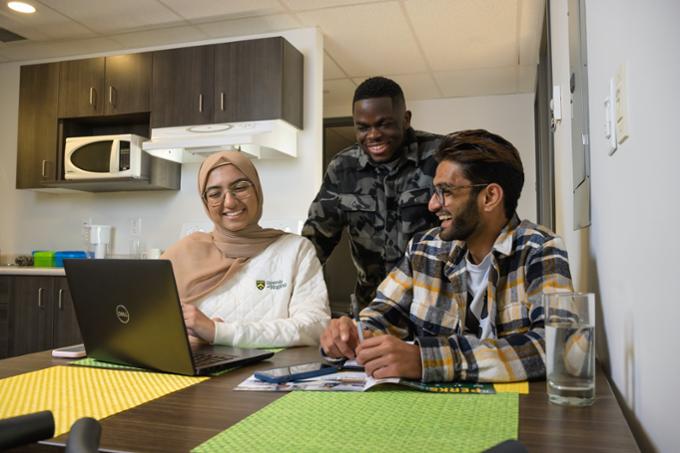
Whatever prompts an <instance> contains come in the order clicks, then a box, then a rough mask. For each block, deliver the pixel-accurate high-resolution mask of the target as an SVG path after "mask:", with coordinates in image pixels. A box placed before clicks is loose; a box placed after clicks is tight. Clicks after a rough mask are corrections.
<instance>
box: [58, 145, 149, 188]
mask: <svg viewBox="0 0 680 453" xmlns="http://www.w3.org/2000/svg"><path fill="white" fill-rule="evenodd" d="M145 140H146V138H145V137H142V136H140V135H135V134H119V135H92V136H88V137H68V138H67V139H66V144H65V146H64V178H65V179H106V178H136V179H144V178H148V177H149V159H150V156H149V155H148V154H147V153H146V152H143V151H142V142H143V141H145Z"/></svg>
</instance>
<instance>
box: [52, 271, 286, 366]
mask: <svg viewBox="0 0 680 453" xmlns="http://www.w3.org/2000/svg"><path fill="white" fill-rule="evenodd" d="M64 269H65V271H66V279H67V280H68V285H69V289H70V290H71V297H72V299H73V306H74V309H75V313H76V318H77V319H78V325H79V327H80V334H81V336H82V338H83V343H84V344H85V350H86V351H87V355H88V357H92V358H94V359H97V360H102V361H105V362H112V363H118V364H122V365H132V366H136V367H142V368H149V369H153V370H159V371H165V372H169V373H177V374H184V375H202V374H207V373H211V372H214V371H217V370H219V369H223V368H227V367H234V366H239V365H244V364H247V363H252V362H257V361H260V360H263V359H266V358H269V357H271V356H272V355H273V353H272V352H270V351H261V350H253V349H242V348H233V347H228V346H217V345H209V344H201V345H193V344H190V343H189V340H188V337H187V331H186V327H185V325H184V318H183V316H182V308H181V305H180V301H179V296H178V294H177V285H176V284H175V276H174V274H173V272H172V265H171V264H170V261H168V260H118V259H90V260H87V259H86V260H80V259H66V260H64Z"/></svg>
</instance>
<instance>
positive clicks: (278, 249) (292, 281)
mask: <svg viewBox="0 0 680 453" xmlns="http://www.w3.org/2000/svg"><path fill="white" fill-rule="evenodd" d="M196 306H197V307H198V308H200V310H201V311H202V312H203V313H205V314H206V316H208V317H209V318H213V319H215V318H221V319H222V320H224V322H216V323H215V341H214V343H215V344H223V345H232V346H241V347H285V346H297V345H316V344H318V343H319V337H320V336H321V333H322V332H323V330H324V328H325V327H326V324H328V321H329V320H330V308H329V305H328V291H327V290H326V284H325V282H324V279H323V271H322V268H321V264H320V263H319V260H318V258H317V257H316V252H315V250H314V246H313V245H312V243H311V242H310V241H309V240H307V239H305V238H303V237H300V236H297V235H294V234H286V235H283V236H281V237H280V238H278V239H277V240H276V241H275V242H274V243H272V244H271V245H270V246H269V247H267V248H266V249H265V250H264V251H263V252H262V253H260V254H259V255H257V256H255V257H254V258H251V259H250V260H249V261H248V262H247V263H246V264H245V266H244V267H242V268H241V269H240V270H239V271H238V272H237V273H236V274H234V275H233V277H232V278H231V279H229V280H228V281H226V282H225V283H224V284H223V285H222V286H221V287H219V288H218V289H216V290H215V291H213V292H212V293H210V294H208V295H207V296H206V297H204V298H202V299H200V300H198V301H197V302H196Z"/></svg>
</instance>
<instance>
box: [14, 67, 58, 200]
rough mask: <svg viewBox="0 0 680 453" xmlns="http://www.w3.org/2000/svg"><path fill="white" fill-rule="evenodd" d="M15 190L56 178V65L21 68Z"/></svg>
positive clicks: (32, 186)
mask: <svg viewBox="0 0 680 453" xmlns="http://www.w3.org/2000/svg"><path fill="white" fill-rule="evenodd" d="M20 77H21V78H20V83H19V130H18V134H17V181H16V188H17V189H32V188H40V187H43V185H42V182H43V181H48V180H54V179H55V178H56V175H57V164H58V158H57V157H58V156H57V99H58V97H59V63H46V64H38V65H28V66H22V67H21V73H20Z"/></svg>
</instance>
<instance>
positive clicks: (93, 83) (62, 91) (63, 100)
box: [59, 57, 106, 118]
mask: <svg viewBox="0 0 680 453" xmlns="http://www.w3.org/2000/svg"><path fill="white" fill-rule="evenodd" d="M105 71H106V60H105V58H104V57H100V58H88V59H87V60H72V61H62V62H61V77H60V79H61V80H60V82H59V116H60V117H61V118H74V117H80V116H96V115H101V114H103V113H104V101H105V96H104V77H105Z"/></svg>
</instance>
